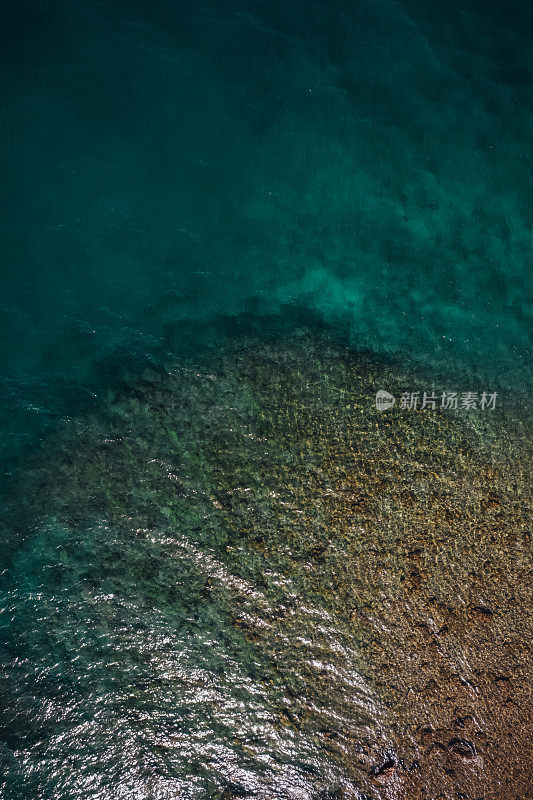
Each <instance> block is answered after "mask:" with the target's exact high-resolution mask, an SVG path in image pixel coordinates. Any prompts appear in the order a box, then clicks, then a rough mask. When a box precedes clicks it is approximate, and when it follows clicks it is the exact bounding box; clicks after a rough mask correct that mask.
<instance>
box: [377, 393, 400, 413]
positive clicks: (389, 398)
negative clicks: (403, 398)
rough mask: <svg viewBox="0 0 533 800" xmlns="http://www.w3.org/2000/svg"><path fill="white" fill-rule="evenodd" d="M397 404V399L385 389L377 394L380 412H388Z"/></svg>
mask: <svg viewBox="0 0 533 800" xmlns="http://www.w3.org/2000/svg"><path fill="white" fill-rule="evenodd" d="M395 402H396V398H395V397H394V396H393V395H392V394H389V392H385V391H384V390H383V389H380V390H379V392H378V393H377V394H376V408H377V410H378V411H387V409H388V408H392V407H393V405H394V403H395Z"/></svg>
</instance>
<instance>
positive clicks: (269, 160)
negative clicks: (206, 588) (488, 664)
mask: <svg viewBox="0 0 533 800" xmlns="http://www.w3.org/2000/svg"><path fill="white" fill-rule="evenodd" d="M532 35H533V12H532V8H531V5H530V3H528V2H518V0H515V1H514V2H513V1H509V0H508V2H506V3H502V2H490V1H489V2H481V0H479V2H474V0H466V1H465V2H455V0H454V1H453V2H448V3H438V2H435V1H434V0H431V1H429V2H428V1H426V2H417V1H416V0H397V1H396V2H393V1H392V0H390V1H389V0H379V1H377V0H353V1H352V2H343V1H342V0H331V1H330V2H319V0H313V1H311V0H297V1H296V2H282V1H281V0H279V1H277V0H276V1H274V0H270V1H267V0H239V1H238V2H225V1H224V0H210V1H209V0H200V2H195V3H190V2H188V3H185V2H181V0H175V2H170V0H151V2H145V0H130V1H129V2H128V1H127V0H124V2H118V1H117V2H110V0H109V1H108V0H93V2H90V1H89V0H87V2H76V1H72V0H55V1H54V0H17V1H16V2H14V1H13V2H11V1H10V0H6V2H2V3H1V4H0V39H1V48H0V85H1V96H0V159H1V176H2V181H1V183H0V203H1V216H0V248H1V251H0V271H1V278H2V295H1V302H2V306H1V312H2V313H1V315H0V356H1V360H2V370H1V372H0V400H1V410H0V423H1V427H2V437H1V439H0V443H1V444H0V448H1V449H0V466H1V476H2V486H5V485H10V482H11V481H13V479H14V478H15V477H16V476H17V475H18V473H20V472H23V471H24V469H25V466H26V463H27V459H28V458H29V457H30V455H31V454H32V453H34V452H35V448H38V447H39V446H41V445H42V443H43V442H45V441H46V436H47V435H48V434H49V433H50V432H51V431H53V430H54V429H55V428H57V427H58V426H61V424H62V423H63V422H64V421H65V420H68V419H69V418H71V417H72V416H74V415H83V414H86V413H90V412H94V411H97V410H98V409H99V408H100V404H101V401H102V398H103V397H107V395H108V392H109V391H111V390H116V389H117V388H120V385H121V381H122V380H123V379H122V375H123V373H124V372H128V370H129V371H131V372H135V373H138V374H140V373H142V371H143V369H145V368H146V367H155V368H157V367H158V366H159V365H161V364H163V363H165V364H167V363H169V362H170V361H171V360H172V359H176V360H178V361H179V360H180V359H183V358H185V357H186V358H187V359H190V358H196V357H198V358H200V357H203V354H204V353H205V352H213V351H216V349H217V347H218V346H219V344H220V343H221V342H223V341H224V340H225V338H226V337H227V336H231V335H233V334H234V333H238V334H239V335H246V334H247V333H248V332H253V335H254V336H264V337H265V338H268V337H271V338H273V339H275V338H276V337H277V336H278V335H279V333H280V332H281V331H285V330H289V331H290V330H292V329H296V328H301V327H302V326H306V327H307V328H308V329H311V330H313V329H319V328H320V329H324V328H326V329H327V330H328V331H329V332H330V334H331V335H333V336H338V337H339V340H342V342H344V343H345V342H348V343H349V344H350V346H351V347H352V348H353V350H354V352H355V351H357V350H365V351H370V352H371V353H373V354H374V355H375V356H376V357H380V356H394V357H395V358H397V359H399V360H400V362H402V363H406V364H414V365H418V366H420V367H421V368H423V369H425V370H428V372H429V373H431V374H435V375H438V376H441V377H443V379H446V380H447V381H448V383H450V382H451V383H453V382H454V381H455V383H456V385H457V389H458V390H459V391H466V390H470V389H474V390H479V391H481V390H484V389H489V388H492V389H493V390H498V392H499V394H500V397H501V398H502V399H503V402H505V398H506V397H511V396H514V395H515V394H516V393H517V392H518V393H521V394H522V395H523V394H524V393H525V392H526V391H527V390H528V388H529V387H530V386H531V372H530V350H529V347H530V335H531V294H530V288H531V280H530V279H531V268H532V253H533V246H532V245H533V226H532V223H533V206H532V204H531V196H532V189H533V175H532V170H533V151H532V142H533V93H532V80H533V46H532V41H533V40H532ZM3 530H4V533H3V536H4V543H5V547H4V548H3V550H4V552H7V553H8V554H9V557H8V558H7V560H6V564H5V566H6V569H5V571H4V573H3V576H4V578H5V581H4V582H5V595H4V601H3V602H4V612H6V609H13V608H15V607H17V602H18V601H17V600H16V599H15V600H14V599H13V597H12V595H11V594H10V593H11V592H12V591H13V586H18V585H22V586H23V587H25V588H23V590H22V591H23V594H24V592H25V593H26V594H24V601H20V604H21V605H24V603H25V604H26V605H25V606H24V609H25V610H24V611H23V612H21V615H20V616H17V613H18V612H14V611H12V612H9V611H7V612H6V613H7V617H4V618H7V619H8V624H7V627H6V625H5V626H4V630H5V640H6V642H8V641H9V642H10V644H7V643H6V645H5V647H6V648H7V649H6V653H7V656H6V658H7V660H8V661H9V663H10V664H13V663H16V661H17V658H18V657H19V656H20V658H28V657H29V658H30V659H31V658H32V657H33V656H35V657H36V654H41V655H42V657H43V659H44V661H45V662H47V663H48V661H49V662H50V663H52V662H53V661H54V652H55V651H54V648H55V647H56V646H57V647H58V645H57V643H54V641H53V634H49V633H47V631H48V627H47V626H48V625H50V626H51V629H53V628H54V625H53V623H52V622H51V620H53V618H54V614H56V615H59V616H61V614H62V613H65V614H69V613H71V612H68V611H62V609H61V604H59V606H57V607H55V610H52V608H51V606H53V604H54V602H55V601H54V599H53V597H54V592H53V579H51V578H50V576H49V575H48V574H47V575H48V576H47V578H46V580H45V581H44V584H43V582H42V581H43V578H42V574H41V573H42V570H43V563H44V562H45V561H46V559H47V558H48V557H49V554H50V553H54V552H56V551H57V548H58V547H61V546H62V545H61V541H62V539H61V537H62V536H63V533H62V532H61V531H60V530H57V529H54V528H53V526H52V528H49V529H47V531H48V532H46V531H45V532H44V533H43V531H42V530H39V531H38V532H36V533H35V536H37V537H41V538H37V539H36V541H37V542H38V544H36V545H35V546H33V547H31V546H29V545H27V544H26V545H25V546H26V547H29V550H28V552H25V551H24V552H23V553H22V555H19V556H17V557H14V556H13V552H12V551H13V547H12V531H11V529H10V527H9V519H8V520H7V523H6V525H4V529H3ZM54 531H55V532H54ZM28 535H29V534H28ZM95 536H96V539H97V540H99V539H98V537H100V536H101V533H97V534H95ZM54 537H56V538H54ZM29 541H30V542H31V536H30V539H29ZM80 552H82V554H83V555H82V556H78V558H79V559H80V563H82V562H83V559H84V558H85V559H86V561H90V559H91V550H90V548H88V550H87V552H85V553H84V552H83V548H81V551H80ZM30 554H32V555H30ZM50 557H51V556H50ZM13 558H15V560H14V561H13ZM27 559H29V561H28V560H27ZM28 564H30V566H28ZM80 569H81V567H80ZM191 570H192V571H194V570H193V568H192V567H191ZM75 572H76V571H75V570H74V573H73V574H72V575H71V578H70V579H71V580H72V582H73V584H75V582H76V578H75ZM50 581H51V583H49V582H50ZM47 582H48V583H47ZM45 584H46V587H47V588H46V589H43V585H45ZM41 592H44V595H43V596H46V597H47V598H48V600H43V601H42V604H41V600H42V598H41V600H39V597H41V595H40V594H39V593H41ZM6 598H7V599H6ZM19 600H20V598H19ZM58 602H59V601H58ZM62 602H63V600H61V603H62ZM80 602H81V601H80ZM47 603H49V604H50V607H48V606H47ZM80 607H81V606H80ZM84 613H85V612H84ZM210 613H211V612H210ZM212 613H213V614H214V615H215V616H216V614H217V613H218V612H216V611H213V612H212ZM80 615H81V616H80V619H79V620H78V623H79V626H82V625H83V624H85V623H84V622H83V620H82V618H81V617H82V616H83V615H82V614H81V612H80ZM167 623H168V620H166V621H165V622H164V624H163V622H162V623H161V630H164V629H165V625H167ZM102 624H103V623H102ZM139 624H142V621H141V623H139ZM219 625H222V623H219V621H216V620H215V621H213V619H210V618H209V615H208V616H207V617H206V619H205V620H202V626H203V627H202V630H205V635H206V636H207V635H208V634H209V631H210V630H219ZM13 626H15V627H17V626H19V632H20V630H21V629H22V630H23V629H24V626H27V631H26V634H27V637H26V638H24V636H22V638H20V637H19V638H15V639H13V638H11V637H12V633H13ZM20 626H22V628H21V627H20ZM71 627H72V630H71ZM66 628H67V629H68V631H69V633H68V636H70V635H72V637H73V638H72V640H71V641H70V644H69V645H68V647H67V650H68V651H69V653H72V652H74V650H75V648H76V644H75V639H76V636H77V635H78V634H76V633H75V629H76V624H74V623H73V622H72V621H70V622H69V623H68V624H66ZM102 635H103V634H102ZM161 635H163V634H161ZM50 636H51V637H52V638H47V637H50ZM13 641H15V644H13ZM205 641H206V642H207V639H206V640H205ZM93 645H94V648H96V649H95V650H94V651H93V650H91V648H92V647H93ZM107 646H109V647H112V644H109V645H108V644H106V647H107ZM117 646H119V645H117ZM202 646H203V645H202ZM219 646H220V653H218V655H217V657H218V658H220V663H221V664H222V663H223V662H224V659H226V661H227V660H228V659H229V658H230V656H229V655H228V653H229V652H231V653H233V656H232V657H234V658H235V662H234V669H235V675H233V676H232V677H231V680H233V681H234V682H235V683H238V682H239V680H241V679H242V680H243V681H244V682H246V680H248V678H247V677H246V674H247V673H246V668H245V667H243V664H244V665H246V664H247V663H248V661H247V659H248V656H247V655H246V654H243V653H241V654H240V655H239V654H237V655H235V650H234V649H232V648H234V643H232V642H226V643H222V644H220V645H219ZM198 647H199V648H200V650H201V646H200V645H198ZM205 647H206V648H207V644H205ZM238 647H240V645H238V646H237V645H235V648H237V650H238ZM17 648H20V650H19V651H18V652H17ZM47 648H48V650H47ZM69 648H70V649H69ZM91 648H89V649H90V651H91V652H93V654H94V658H95V663H97V664H98V667H97V671H98V670H99V669H102V670H104V667H103V666H102V664H105V658H104V659H103V661H99V660H98V659H99V658H103V657H102V654H101V653H100V654H99V655H97V646H96V644H94V643H93V644H91ZM225 648H226V649H225ZM28 653H29V656H28ZM32 654H33V655H32ZM43 654H44V655H43ZM204 655H205V653H203V652H199V651H198V652H196V651H191V652H189V651H188V652H187V658H189V659H192V661H194V658H195V657H196V659H197V663H198V664H201V663H203V661H202V659H203V658H204ZM58 658H59V656H58ZM206 658H207V656H206ZM239 659H240V661H239ZM232 663H233V662H232ZM191 668H192V667H191ZM43 669H44V667H43ZM132 669H133V667H132ZM199 669H200V667H199ZM220 670H222V666H220ZM104 671H105V670H104ZM44 672H45V673H46V670H44ZM43 674H44V673H43ZM46 674H48V673H46ZM243 675H244V677H243ZM63 677H64V676H63ZM71 679H72V680H74V679H73V678H65V682H62V680H61V679H60V678H59V677H57V675H56V678H55V679H54V678H50V677H47V678H44V677H43V680H45V681H46V680H49V681H50V682H51V683H50V686H49V687H48V690H47V691H49V697H50V698H54V697H55V698H56V702H57V703H58V704H59V705H60V706H61V705H62V704H63V707H65V708H68V707H69V702H70V700H69V698H70V697H71V695H70V694H69V692H70V693H75V691H76V688H75V687H74V686H72V685H67V684H68V681H69V680H71ZM25 680H28V681H29V684H28V685H26V684H24V685H23V683H24V681H23V682H22V683H21V684H20V685H17V684H16V682H15V684H14V689H13V687H11V689H10V691H11V690H13V691H14V692H15V694H17V693H18V695H17V698H18V699H17V702H18V701H20V698H21V697H22V698H24V697H26V695H27V696H31V695H32V691H34V689H32V688H31V686H32V683H31V682H32V681H35V680H37V681H38V680H39V676H38V675H37V676H36V675H34V676H33V677H32V678H29V677H28V676H26V678H25ZM54 680H56V684H54V685H52V684H53V681H54ZM101 680H102V687H101V688H102V696H105V693H106V691H107V688H106V687H105V686H104V684H105V680H106V679H105V675H104V674H103V673H102V677H101ZM114 680H115V678H114V677H109V681H110V683H111V684H112V683H113V681H114ZM228 680H230V678H228ZM10 686H11V684H10ZM28 686H29V688H28ZM80 691H81V690H80ZM55 693H56V694H55ZM44 695H46V691H43V696H44ZM10 702H11V701H10ZM20 702H22V703H23V702H24V700H22V701H20ZM28 702H29V703H30V705H31V702H30V701H29V700H28ZM49 702H50V703H52V702H53V700H52V699H50V701H49ZM165 702H166V700H165ZM169 702H170V701H169ZM97 705H98V704H96V706H97ZM96 706H95V707H96ZM93 711H94V709H93ZM65 713H67V712H65ZM87 713H89V712H87ZM91 713H92V712H91ZM54 719H55V717H54ZM9 724H11V723H9ZM9 724H8V725H7V733H6V735H5V736H4V740H5V742H4V748H5V750H3V751H2V753H3V754H4V755H2V758H4V760H5V761H6V763H10V759H14V758H16V757H17V756H16V754H17V749H20V748H23V739H24V736H25V735H26V734H22V733H21V732H20V731H17V730H16V725H14V723H13V727H12V728H9ZM50 724H52V723H50ZM77 724H81V723H80V722H79V719H78V720H77ZM139 724H140V723H139ZM191 724H192V723H191ZM198 725H200V723H198ZM193 727H194V726H193ZM126 728H127V726H126V727H121V726H120V725H118V728H117V732H116V736H117V737H118V738H117V741H119V740H120V737H121V736H125V737H126V738H127V735H128V734H127V730H126ZM80 730H81V731H83V728H81V729H80ZM28 736H29V739H31V740H32V741H35V742H37V745H38V743H39V741H40V738H39V737H40V734H39V733H38V732H35V731H34V732H33V733H32V734H31V735H30V734H28ZM43 736H44V734H43ZM32 737H33V739H32ZM68 741H70V740H68ZM94 747H95V748H96V751H98V745H97V743H95V745H94ZM294 747H295V749H296V750H297V749H298V746H297V745H296V744H295V745H294ZM58 748H59V749H58V751H57V752H56V753H55V755H54V758H58V759H60V756H59V755H58V753H60V752H61V751H60V747H59V745H58ZM108 753H111V751H108ZM112 755H113V754H112ZM4 756H5V757H4ZM86 757H87V758H90V757H92V756H89V755H87V754H86ZM113 758H115V759H118V758H119V757H118V756H117V755H116V753H115V754H114V755H113ZM113 758H112V759H111V763H110V765H107V762H106V769H107V768H109V770H110V774H111V773H112V771H113V768H114V767H113V764H114V765H115V766H116V763H117V762H116V760H115V761H113ZM185 762H186V759H185V760H184V764H185ZM54 763H55V762H54ZM54 769H55V767H54ZM175 769H176V770H177V773H179V770H180V769H181V768H180V767H176V768H175ZM199 769H200V768H199ZM287 769H288V770H289V767H287ZM289 771H290V770H289ZM52 772H53V770H52ZM200 772H201V770H200ZM200 772H199V773H198V774H200ZM186 773H187V770H186V768H185V766H184V767H183V774H186ZM117 774H118V773H117ZM133 774H134V773H133V772H132V775H133ZM187 774H188V773H187ZM202 775H203V773H202ZM35 780H36V783H35V784H32V783H31V781H30V783H29V784H24V788H20V786H22V784H20V786H19V784H12V785H11V786H12V787H13V786H15V787H17V786H19V788H18V789H17V788H11V789H9V791H11V792H12V794H8V795H6V797H8V798H9V800H18V798H19V797H20V798H21V799H22V798H23V797H27V798H30V797H32V798H34V797H35V798H37V797H39V798H40V797H43V798H44V797H53V798H57V800H63V798H67V797H68V798H70V797H73V798H74V797H76V798H81V797H102V798H107V797H111V796H113V797H128V798H129V797H139V798H148V797H158V798H159V797H161V798H163V797H165V798H166V797H167V796H168V797H171V796H172V797H174V796H179V797H181V796H182V795H179V794H178V795H172V794H170V793H168V794H165V791H167V790H166V789H165V790H164V791H163V790H162V789H154V788H152V789H149V788H146V786H145V784H143V787H144V788H142V789H139V790H138V792H139V793H138V794H135V793H134V792H135V779H134V777H133V778H132V781H133V783H132V784H131V785H130V784H128V785H127V786H126V787H125V788H124V786H123V787H122V788H121V789H120V790H119V788H118V786H119V782H117V786H116V787H115V790H113V791H114V792H115V793H114V794H113V795H111V794H109V792H111V791H112V789H109V788H108V789H103V790H101V792H102V793H101V794H98V792H97V791H96V789H93V790H91V789H90V788H87V786H86V785H85V786H82V784H81V783H80V785H79V786H78V787H76V785H73V786H70V788H69V787H68V785H67V783H68V782H64V781H63V782H61V781H60V782H59V783H58V784H57V786H56V788H55V789H54V788H53V781H52V783H50V784H49V785H48V784H46V781H43V779H42V777H41V776H39V775H37V777H36V778H35ZM180 780H182V782H181V783H179V781H180ZM195 780H196V779H195ZM202 780H203V778H202ZM206 780H207V779H206ZM117 781H118V779H117ZM176 781H177V783H176V786H178V784H179V787H181V788H179V791H181V792H184V794H183V797H189V796H190V797H191V798H192V797H197V796H198V797H201V796H202V795H201V794H194V791H196V789H195V790H194V791H193V789H192V788H191V789H190V793H189V794H187V792H188V791H189V790H186V789H185V788H184V786H185V784H186V783H187V781H186V779H185V778H183V779H182V778H180V777H179V776H178V778H176ZM236 783H238V781H237V780H236ZM45 784H46V786H48V788H46V786H45ZM54 785H55V784H54ZM188 785H189V786H192V785H193V784H192V783H189V784H188ZM206 785H207V784H206ZM217 785H218V784H217ZM295 785H296V784H295ZM139 786H140V784H139ZM194 786H196V787H200V788H199V789H198V791H199V792H201V791H204V789H202V786H204V784H202V781H201V779H200V777H198V780H197V781H196V782H195V783H194ZM36 787H37V788H36ZM43 787H44V788H43ZM50 787H52V788H50ZM57 787H59V788H57ZM204 788H205V787H204ZM6 791H8V790H6ZM17 791H19V792H20V793H19V794H18V795H17ZM91 791H92V792H93V793H92V794H91ZM98 791H100V789H99V790H98ZM168 791H169V792H170V791H171V790H170V789H169V790H168ZM175 791H178V789H175ZM213 791H214V790H213ZM271 791H272V793H273V794H272V795H271V796H280V797H282V796H285V795H283V793H282V789H280V788H279V787H278V788H276V787H274V788H273V789H271ZM294 791H296V789H295V790H294ZM299 791H300V790H299ZM301 791H302V792H303V794H302V795H301V796H302V797H306V794H305V789H301ZM24 792H25V793H24ZM32 792H33V794H32ZM54 792H55V793H54ZM106 792H108V793H107V794H106ZM120 792H122V794H120ZM128 792H129V793H128ZM150 792H152V794H150ZM158 792H159V793H158ZM275 792H279V794H276V793H275ZM212 796H213V797H215V794H213V795H212ZM216 796H218V795H216ZM293 796H294V797H296V796H297V795H296V794H294V795H293Z"/></svg>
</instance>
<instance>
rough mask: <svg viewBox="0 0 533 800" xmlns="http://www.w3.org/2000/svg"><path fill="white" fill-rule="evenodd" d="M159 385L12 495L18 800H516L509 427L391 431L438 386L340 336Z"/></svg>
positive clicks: (522, 566)
mask: <svg viewBox="0 0 533 800" xmlns="http://www.w3.org/2000/svg"><path fill="white" fill-rule="evenodd" d="M167 366H168V368H167V374H166V375H165V374H160V373H159V372H157V373H156V372H155V371H152V370H150V371H149V372H148V371H147V372H145V374H143V375H142V376H141V377H140V379H139V380H138V381H137V382H135V381H133V382H132V380H131V379H130V380H129V382H128V386H129V388H128V389H127V390H125V391H124V392H123V393H122V394H119V395H116V396H115V395H112V396H111V395H110V396H109V398H108V400H107V401H106V404H105V406H104V407H103V409H102V413H100V414H99V415H93V416H85V417H84V418H82V419H79V420H72V421H71V422H70V423H69V424H68V425H67V426H65V428H63V429H61V430H59V431H58V432H57V433H56V434H55V436H54V437H53V438H51V440H50V441H49V442H48V443H47V444H46V446H45V447H44V448H43V449H42V451H41V452H40V453H38V454H37V455H36V456H35V457H34V459H33V461H32V463H31V464H29V465H28V468H27V470H26V471H25V472H24V475H23V476H22V477H21V483H20V485H18V486H17V487H16V492H17V497H20V495H21V493H23V496H24V497H25V504H26V505H25V507H22V508H20V507H19V509H18V512H17V515H18V516H17V518H18V531H19V534H18V539H17V546H16V548H14V552H13V555H12V564H11V570H12V571H11V574H12V575H13V576H16V578H17V587H16V588H13V587H9V586H8V588H9V589H10V592H11V594H10V596H9V602H10V603H12V607H13V608H14V609H15V611H14V613H13V620H14V621H13V625H14V626H15V627H16V628H17V631H18V633H17V637H18V638H17V647H18V653H19V657H18V658H17V659H16V663H15V660H12V661H11V662H9V661H8V663H7V669H6V673H5V674H6V676H7V677H6V681H7V682H8V683H9V686H10V688H11V690H12V692H13V695H14V700H13V704H12V707H11V708H10V709H8V712H6V713H7V717H6V719H5V722H6V725H7V728H8V732H9V736H10V738H9V737H6V739H8V738H9V741H7V742H6V743H7V746H8V747H9V748H11V749H12V750H13V751H14V752H15V754H16V757H17V761H18V772H17V776H16V778H15V777H12V778H9V779H8V782H7V783H6V787H7V789H6V791H7V792H9V791H11V792H14V791H15V790H14V789H13V787H15V786H24V787H26V789H25V790H27V787H28V786H30V785H31V786H33V787H35V786H37V787H38V788H39V791H41V792H44V791H45V790H47V791H48V792H49V793H50V794H49V795H47V796H51V797H54V798H55V797H57V798H64V797H69V798H70V797H73V798H77V797H80V798H81V797H85V796H87V794H84V792H87V791H88V788H87V787H91V797H94V798H98V797H102V798H107V797H108V796H109V792H110V791H111V790H113V792H114V796H116V797H122V796H124V797H131V796H135V797H139V798H152V797H157V798H167V797H168V798H170V797H172V798H175V797H180V798H182V797H183V798H205V797H210V798H211V797H212V798H215V797H217V798H221V797H226V798H229V797H252V796H253V797H259V798H264V799H265V800H270V798H287V799H290V800H293V799H294V800H296V798H298V799H300V798H301V799H302V800H304V798H305V799H307V798H312V797H317V798H318V797H339V798H341V797H342V798H354V800H356V799H359V800H360V798H363V797H366V798H369V799H370V798H372V800H378V799H379V800H401V799H403V798H405V799H406V800H407V798H409V800H417V799H418V798H420V800H423V799H424V800H427V799H428V798H436V797H442V798H448V799H449V800H459V798H461V797H463V798H468V800H476V799H477V798H481V797H483V798H491V800H515V798H516V797H518V796H520V797H526V796H527V787H528V786H529V785H530V784H531V780H532V778H533V773H532V771H531V767H530V766H528V759H527V753H528V747H529V746H530V743H531V724H532V712H531V686H532V671H533V670H532V665H531V659H530V658H529V657H528V650H529V643H530V642H531V639H532V634H533V630H532V627H533V626H532V615H531V596H530V588H531V585H532V583H531V554H530V533H529V530H528V525H529V505H528V500H529V497H528V475H529V465H528V458H529V455H530V451H529V445H528V441H529V439H528V431H527V429H526V424H525V421H524V420H523V419H521V418H520V415H519V413H518V411H517V410H514V409H513V408H511V407H510V406H503V407H502V408H497V409H496V410H495V411H494V412H489V411H486V412H481V411H477V412H473V411H472V412H461V411H459V412H455V411H450V412H441V411H439V410H438V409H437V410H435V411H433V410H430V409H425V410H424V411H418V412H417V411H409V410H402V409H400V408H398V405H396V406H395V407H394V408H393V409H391V410H389V411H387V412H383V413H380V412H378V411H377V410H376V409H375V406H374V397H375V394H376V392H377V391H378V389H386V390H387V391H389V392H391V393H392V394H394V395H395V396H396V397H398V396H399V395H400V393H401V392H402V391H415V390H417V389H425V388H434V389H440V388H446V387H435V386H433V387H432V386H431V384H430V379H428V377H427V376H422V375H413V374H409V373H408V372H405V371H404V370H402V368H401V366H400V365H398V364H397V363H394V362H393V361H391V362H389V363H383V362H382V361H377V360H375V359H374V358H373V357H372V356H370V355H357V354H353V353H350V352H349V351H345V350H343V349H342V348H340V347H339V346H338V345H337V344H336V343H335V342H333V341H332V340H329V339H328V338H327V337H325V336H321V337H312V336H311V335H307V334H305V335H304V334H300V335H299V336H298V337H294V338H292V339H291V338H287V339H285V340H283V341H281V340H280V341H279V342H278V343H277V344H272V343H265V342H262V341H261V340H259V339H254V340H251V339H249V340H247V341H233V342H228V343H227V345H226V347H225V348H224V350H223V351H221V353H220V355H219V356H218V357H217V358H216V359H211V360H210V361H209V362H208V363H207V362H206V363H204V364H202V365H201V366H198V365H197V366H195V367H192V366H191V365H190V364H188V365H186V366H185V365H182V366H179V365H167ZM452 388H453V387H452ZM20 653H23V654H24V655H23V656H22V658H21V657H20ZM21 664H23V665H24V666H23V668H21V666H20V665H21ZM23 687H26V688H25V689H24V691H28V687H29V688H30V690H31V692H33V694H34V695H35V696H36V697H38V698H39V701H40V703H41V706H40V711H39V713H38V714H37V716H35V712H34V713H33V714H32V715H31V716H28V717H26V716H25V711H24V708H23V704H21V703H19V700H18V699H17V697H18V695H22V694H23ZM52 698H55V703H53V702H52ZM37 720H38V724H39V725H40V726H42V733H41V735H40V736H39V737H38V741H37V740H35V739H34V738H32V736H31V730H32V728H33V727H35V726H36V725H37ZM24 725H27V729H28V732H27V733H22V732H21V731H22V730H23V729H24ZM80 737H82V738H81V739H80ZM65 758H67V760H68V759H73V760H72V761H71V763H70V765H69V767H68V769H67V767H66V765H65V762H64V759H65ZM72 775H74V776H75V779H74V781H73V780H72ZM9 781H11V783H10V782H9ZM17 781H18V783H17ZM121 792H122V794H121ZM128 792H129V794H128ZM7 796H8V797H15V796H16V795H15V794H11V795H9V794H8V795H7Z"/></svg>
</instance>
